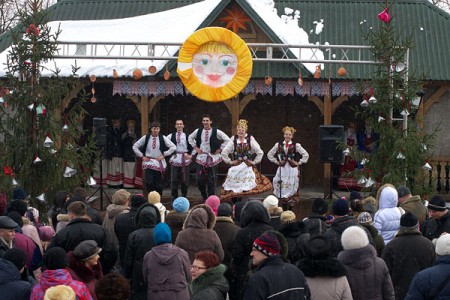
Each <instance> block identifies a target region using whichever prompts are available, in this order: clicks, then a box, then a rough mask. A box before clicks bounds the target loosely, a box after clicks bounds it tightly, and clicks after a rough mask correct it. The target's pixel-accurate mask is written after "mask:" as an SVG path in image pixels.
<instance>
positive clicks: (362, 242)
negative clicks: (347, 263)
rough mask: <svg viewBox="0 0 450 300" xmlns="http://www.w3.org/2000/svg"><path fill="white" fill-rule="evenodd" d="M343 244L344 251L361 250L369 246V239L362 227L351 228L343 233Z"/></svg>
mask: <svg viewBox="0 0 450 300" xmlns="http://www.w3.org/2000/svg"><path fill="white" fill-rule="evenodd" d="M341 243H342V247H343V248H344V250H352V249H359V248H363V247H365V246H367V245H369V238H368V237H367V233H366V232H365V231H364V229H362V228H361V227H359V226H350V227H348V228H347V229H345V230H344V232H343V233H342V236H341Z"/></svg>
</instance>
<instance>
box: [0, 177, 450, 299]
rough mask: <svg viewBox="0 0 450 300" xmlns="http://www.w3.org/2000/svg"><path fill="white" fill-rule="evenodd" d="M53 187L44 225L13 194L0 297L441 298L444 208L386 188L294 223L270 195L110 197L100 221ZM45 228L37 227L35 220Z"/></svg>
mask: <svg viewBox="0 0 450 300" xmlns="http://www.w3.org/2000/svg"><path fill="white" fill-rule="evenodd" d="M87 198H88V195H87V192H86V190H84V189H83V188H77V189H75V190H74V191H73V192H72V193H68V192H58V193H56V195H55V199H54V201H53V206H52V207H51V209H50V210H49V211H48V212H47V214H46V217H47V218H46V219H45V220H44V219H43V217H42V214H41V212H39V211H38V210H37V209H35V208H33V207H31V206H30V203H29V202H28V200H27V197H26V193H25V191H23V190H22V189H21V188H17V189H16V190H14V192H13V199H12V200H11V201H10V202H9V203H8V206H7V207H5V208H4V209H3V210H4V211H2V212H0V213H1V216H0V295H1V298H2V299H33V300H34V299H52V300H53V299H55V300H56V299H98V300H103V299H165V300H168V299H180V300H181V299H199V300H202V299H205V300H206V299H208V300H215V299H217V300H225V299H231V300H234V299H245V300H250V299H317V300H326V299H330V300H331V299H355V300H368V299H409V300H410V299H449V298H450V278H449V277H450V234H449V233H450V213H449V211H448V208H447V207H446V202H445V201H444V199H443V198H442V197H440V196H438V195H435V196H433V197H431V198H430V199H429V202H428V203H427V204H426V205H425V204H424V202H423V201H422V199H421V198H420V197H419V196H417V195H416V196H413V195H411V192H410V190H409V189H408V188H407V187H404V186H403V187H398V188H396V187H394V186H392V185H390V184H386V185H383V186H381V187H380V188H379V190H378V192H377V195H376V197H375V198H373V197H367V198H363V197H361V195H360V193H359V192H351V193H350V195H349V198H348V199H346V198H339V199H335V200H333V201H329V200H325V199H321V198H318V199H315V200H314V201H313V203H312V206H311V213H310V214H309V215H308V217H306V218H305V219H303V220H299V219H298V218H297V216H296V215H295V213H294V212H292V211H290V210H283V208H282V207H280V205H281V202H280V201H279V199H278V198H277V197H276V196H274V195H269V196H267V197H266V198H265V199H264V201H260V200H249V201H239V202H237V203H236V204H234V205H233V206H232V205H231V204H230V203H227V202H222V203H221V201H220V198H219V197H217V196H215V195H212V196H209V197H208V198H207V199H206V201H205V203H204V204H197V205H195V206H193V207H191V203H190V201H189V200H188V199H187V198H186V197H182V196H181V197H177V198H176V199H175V200H174V201H173V203H172V205H171V206H170V207H165V205H164V204H165V203H161V197H160V194H159V193H157V192H151V193H149V194H148V197H144V196H143V195H141V194H134V195H131V194H130V193H129V192H128V191H126V190H124V189H120V190H117V191H116V192H115V193H114V195H113V197H112V203H111V204H110V205H109V206H108V207H107V209H106V212H105V215H104V216H103V218H102V217H100V215H99V212H98V211H96V210H95V209H93V208H91V207H90V206H89V203H88V202H87ZM47 223H48V224H49V225H45V224H47Z"/></svg>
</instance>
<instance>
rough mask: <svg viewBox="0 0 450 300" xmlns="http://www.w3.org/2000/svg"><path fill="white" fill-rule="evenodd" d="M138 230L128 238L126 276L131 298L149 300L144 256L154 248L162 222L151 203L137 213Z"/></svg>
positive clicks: (125, 260) (143, 206)
mask: <svg viewBox="0 0 450 300" xmlns="http://www.w3.org/2000/svg"><path fill="white" fill-rule="evenodd" d="M134 221H135V222H136V227H137V228H138V229H136V230H135V231H133V232H132V233H131V234H130V236H129V237H128V241H127V248H126V250H125V257H124V275H125V277H126V278H129V279H131V298H132V299H147V289H146V285H145V283H144V277H143V275H142V262H143V260H144V255H145V254H146V253H147V252H148V251H150V249H152V248H153V246H154V245H155V244H154V241H153V231H154V229H155V226H156V224H158V223H159V222H161V217H160V215H159V210H158V208H156V206H155V205H153V204H151V203H146V204H143V205H142V206H141V207H140V208H139V210H138V212H137V213H136V216H135V219H134Z"/></svg>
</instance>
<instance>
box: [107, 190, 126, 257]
mask: <svg viewBox="0 0 450 300" xmlns="http://www.w3.org/2000/svg"><path fill="white" fill-rule="evenodd" d="M129 201H130V193H129V192H127V191H126V190H124V189H120V190H117V191H116V192H115V193H114V195H113V196H112V204H110V205H108V207H107V208H106V214H105V218H104V219H103V227H105V229H106V232H108V239H109V241H110V243H112V244H113V246H114V249H115V251H116V252H119V241H118V239H117V236H116V232H115V231H114V224H115V222H116V218H117V216H119V215H120V214H123V213H127V212H129V208H128V202H129Z"/></svg>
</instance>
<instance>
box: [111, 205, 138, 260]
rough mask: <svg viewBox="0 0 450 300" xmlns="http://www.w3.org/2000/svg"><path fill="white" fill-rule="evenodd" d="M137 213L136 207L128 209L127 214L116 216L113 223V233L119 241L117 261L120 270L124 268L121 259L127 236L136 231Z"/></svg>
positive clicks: (123, 254)
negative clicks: (120, 267) (118, 260)
mask: <svg viewBox="0 0 450 300" xmlns="http://www.w3.org/2000/svg"><path fill="white" fill-rule="evenodd" d="M137 211H138V207H130V211H129V212H127V213H123V214H119V215H117V217H116V222H115V223H114V232H115V233H116V236H117V240H118V241H119V259H120V265H121V266H122V268H123V267H124V265H123V258H124V256H125V249H126V248H127V241H128V236H130V234H131V233H132V232H133V231H135V230H136V229H137V227H136V223H135V222H134V217H135V215H136V213H137Z"/></svg>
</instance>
